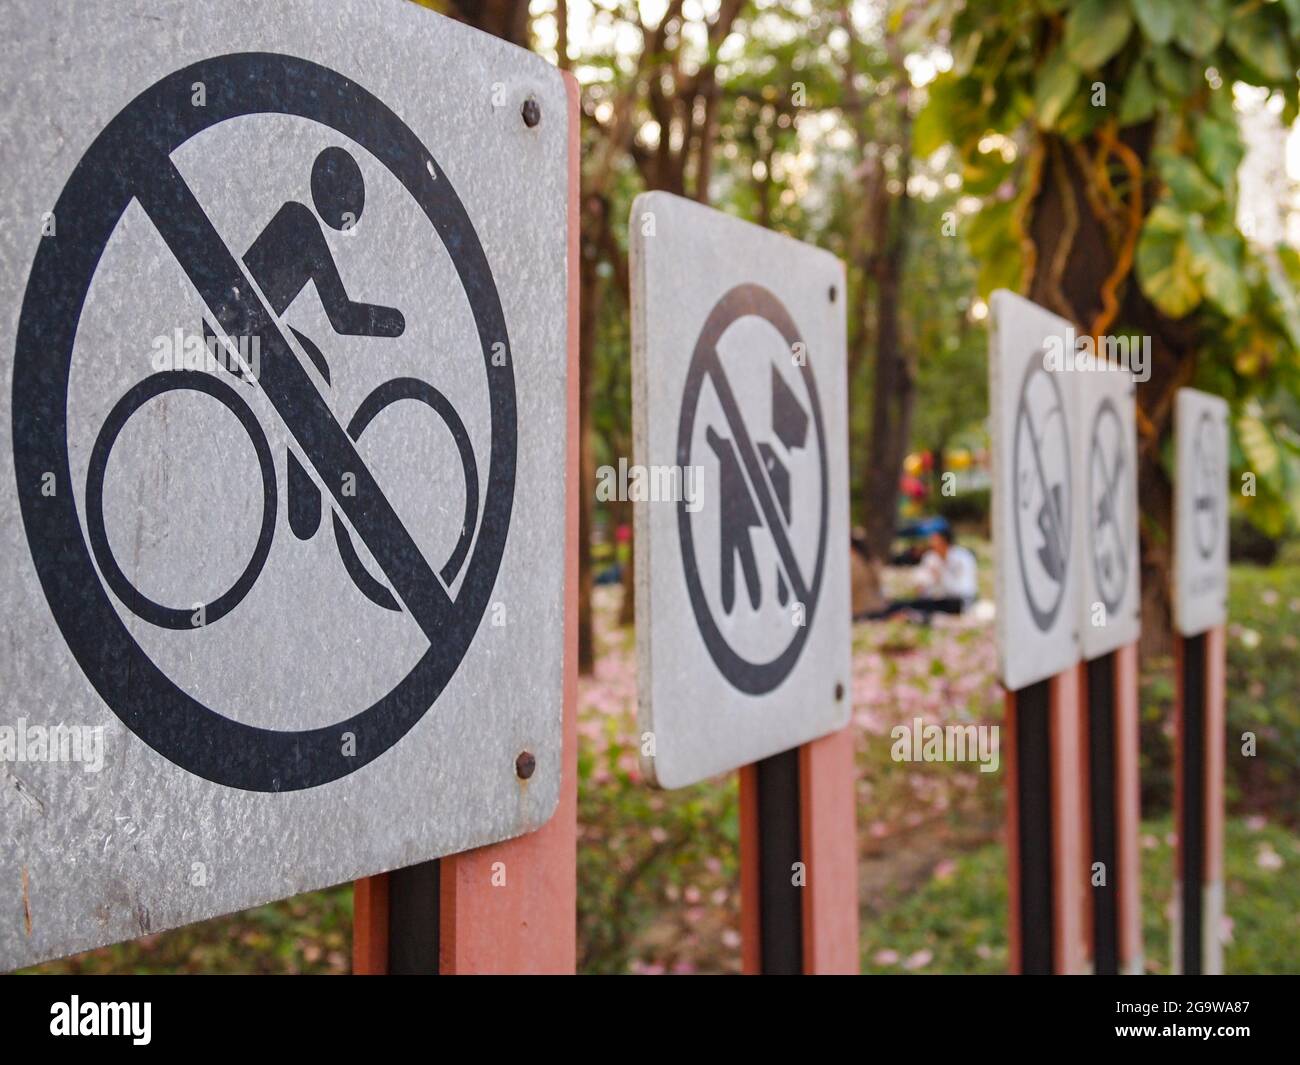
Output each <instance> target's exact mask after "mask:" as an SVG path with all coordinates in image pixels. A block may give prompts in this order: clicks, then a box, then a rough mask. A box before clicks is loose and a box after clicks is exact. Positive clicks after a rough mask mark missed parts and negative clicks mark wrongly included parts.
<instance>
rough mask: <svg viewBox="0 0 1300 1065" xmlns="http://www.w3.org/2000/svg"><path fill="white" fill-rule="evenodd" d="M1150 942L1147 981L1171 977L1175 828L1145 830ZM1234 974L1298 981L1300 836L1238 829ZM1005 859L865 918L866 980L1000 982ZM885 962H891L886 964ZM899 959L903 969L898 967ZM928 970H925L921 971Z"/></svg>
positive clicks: (989, 850)
mask: <svg viewBox="0 0 1300 1065" xmlns="http://www.w3.org/2000/svg"><path fill="white" fill-rule="evenodd" d="M1142 827H1143V839H1144V845H1143V848H1142V852H1141V863H1142V937H1143V948H1144V953H1145V957H1146V967H1147V971H1148V972H1167V971H1168V970H1169V956H1170V954H1169V952H1170V929H1169V919H1168V911H1169V903H1170V896H1171V894H1172V891H1173V867H1174V854H1173V848H1172V847H1171V846H1170V844H1169V837H1170V832H1171V826H1170V822H1169V821H1167V820H1163V819H1162V820H1158V821H1147V822H1144V823H1143V826H1142ZM1224 865H1225V870H1224V872H1225V879H1226V892H1225V894H1226V901H1225V908H1226V911H1227V917H1228V919H1229V922H1230V928H1229V937H1230V938H1229V941H1228V943H1227V945H1226V948H1225V952H1224V968H1225V970H1226V971H1227V972H1228V973H1296V972H1300V875H1297V872H1298V871H1300V836H1298V835H1296V834H1295V833H1293V832H1292V831H1290V830H1289V829H1287V828H1285V827H1283V826H1279V825H1273V824H1267V823H1258V822H1253V821H1252V822H1247V821H1245V820H1239V819H1233V820H1230V821H1229V822H1228V825H1227V840H1226V850H1225V855H1224ZM1006 918H1007V892H1006V852H1005V850H1004V848H1003V847H1002V845H1001V844H992V845H989V846H986V847H982V848H980V849H979V850H976V851H974V852H972V853H970V854H967V855H964V856H963V857H960V858H958V859H957V860H956V863H955V867H952V868H951V871H950V872H948V875H946V876H942V877H932V878H931V879H930V880H929V881H928V882H927V883H926V884H925V885H924V886H922V887H921V888H920V889H918V890H917V891H916V892H914V893H913V894H912V895H911V896H910V897H909V898H908V899H907V900H906V901H904V902H903V903H902V904H900V905H898V906H895V907H893V908H891V909H889V910H888V911H886V912H885V913H883V914H881V915H879V916H877V917H870V916H868V917H864V920H863V928H862V971H863V972H866V973H902V972H907V971H909V968H908V967H907V965H906V963H907V962H908V961H909V959H910V960H911V962H912V966H913V968H912V969H911V970H910V971H916V972H942V973H998V972H1005V971H1006V964H1007V938H1006ZM882 952H885V956H884V957H883V958H882ZM895 956H896V957H897V961H895V960H893V959H894V957H895ZM920 961H924V964H923V965H919V966H918V965H917V963H918V962H920Z"/></svg>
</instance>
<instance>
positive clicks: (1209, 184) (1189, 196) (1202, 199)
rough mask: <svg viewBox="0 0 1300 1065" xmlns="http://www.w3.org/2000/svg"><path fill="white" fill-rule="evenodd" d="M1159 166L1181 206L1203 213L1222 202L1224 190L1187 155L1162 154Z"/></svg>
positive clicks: (1166, 182) (1162, 175)
mask: <svg viewBox="0 0 1300 1065" xmlns="http://www.w3.org/2000/svg"><path fill="white" fill-rule="evenodd" d="M1158 166H1159V169H1160V176H1161V177H1162V178H1163V179H1164V181H1165V184H1166V185H1168V186H1169V191H1170V192H1172V193H1173V194H1174V199H1175V200H1177V201H1178V205H1179V206H1180V207H1184V208H1186V209H1187V210H1188V211H1194V212H1197V213H1201V214H1203V213H1205V212H1206V211H1211V210H1213V209H1214V208H1215V207H1217V206H1218V205H1219V204H1220V203H1221V202H1222V200H1223V191H1222V190H1221V189H1220V188H1219V186H1218V185H1216V184H1215V183H1214V182H1213V181H1211V180H1210V179H1209V178H1207V177H1206V176H1205V174H1204V173H1203V172H1202V171H1201V168H1200V167H1198V166H1197V165H1196V164H1195V163H1194V162H1192V161H1191V160H1190V159H1188V158H1187V157H1186V156H1182V155H1173V154H1168V153H1165V154H1161V155H1160V157H1159V160H1158Z"/></svg>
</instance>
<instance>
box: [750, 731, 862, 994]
mask: <svg viewBox="0 0 1300 1065" xmlns="http://www.w3.org/2000/svg"><path fill="white" fill-rule="evenodd" d="M854 776H855V773H854V758H853V734H852V730H851V729H848V728H845V729H840V730H839V731H838V732H834V733H832V734H831V735H829V736H824V737H822V738H821V739H818V740H813V741H812V742H811V743H806V744H804V745H803V746H801V747H798V748H796V749H794V750H791V751H785V752H783V753H781V754H777V755H773V756H772V757H771V758H765V759H763V760H762V761H760V762H756V763H753V764H752V765H747V766H745V767H743V768H742V769H741V771H740V827H741V831H740V861H741V877H740V879H741V936H742V940H741V954H742V961H743V968H744V971H745V972H746V973H747V974H750V975H758V974H762V975H791V974H799V973H804V974H809V975H812V974H818V975H823V974H854V973H857V972H858V969H859V959H858V855H857V830H856V806H855V796H854V787H853V783H854Z"/></svg>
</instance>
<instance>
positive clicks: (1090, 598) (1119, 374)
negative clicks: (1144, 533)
mask: <svg viewBox="0 0 1300 1065" xmlns="http://www.w3.org/2000/svg"><path fill="white" fill-rule="evenodd" d="M1066 380H1067V381H1068V382H1069V383H1068V385H1067V388H1068V389H1070V390H1071V391H1072V392H1073V395H1074V399H1075V404H1076V407H1075V410H1076V412H1077V417H1076V418H1075V420H1074V429H1075V432H1076V434H1077V436H1076V439H1075V442H1074V460H1075V476H1074V483H1075V484H1076V485H1077V486H1078V491H1079V499H1080V504H1081V505H1080V506H1078V507H1076V508H1075V515H1076V521H1075V539H1076V541H1077V542H1078V544H1079V550H1078V552H1077V553H1076V559H1077V564H1078V566H1079V567H1080V569H1081V570H1082V573H1081V583H1080V586H1079V587H1080V594H1079V639H1080V644H1081V646H1082V651H1083V657H1084V658H1098V657H1100V656H1101V655H1104V654H1107V653H1108V652H1110V651H1113V650H1115V649H1116V648H1118V647H1123V646H1124V645H1125V644H1129V643H1132V642H1133V641H1134V640H1136V639H1137V638H1138V633H1139V631H1140V628H1141V620H1140V619H1141V601H1140V588H1141V581H1140V576H1139V553H1138V496H1137V413H1136V411H1137V396H1136V386H1135V384H1134V381H1133V375H1132V374H1131V373H1129V372H1128V371H1127V370H1120V369H1109V370H1103V369H1100V368H1097V369H1092V370H1076V371H1075V372H1074V373H1071V374H1069V375H1067V376H1066Z"/></svg>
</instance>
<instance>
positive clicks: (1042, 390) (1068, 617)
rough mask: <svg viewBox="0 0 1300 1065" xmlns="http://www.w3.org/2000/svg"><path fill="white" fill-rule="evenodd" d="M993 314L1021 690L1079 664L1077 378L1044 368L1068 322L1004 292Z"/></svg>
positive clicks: (1007, 624)
mask: <svg viewBox="0 0 1300 1065" xmlns="http://www.w3.org/2000/svg"><path fill="white" fill-rule="evenodd" d="M990 312H991V314H990V328H989V404H990V412H989V413H990V419H989V420H990V437H991V442H992V452H993V548H994V567H995V571H994V579H995V582H996V585H997V611H998V613H997V625H996V629H997V640H998V664H999V670H1000V676H1001V678H1002V683H1003V684H1005V685H1006V686H1007V688H1008V689H1010V690H1011V691H1016V690H1018V689H1020V688H1023V687H1026V686H1027V685H1029V684H1033V683H1034V682H1036V681H1040V680H1044V679H1045V678H1047V677H1050V676H1052V675H1053V674H1054V673H1059V672H1061V670H1063V669H1065V668H1067V667H1069V666H1071V665H1073V664H1074V663H1075V662H1077V661H1078V660H1079V613H1078V609H1079V608H1078V596H1079V570H1080V567H1079V565H1078V564H1077V558H1078V553H1079V551H1080V550H1081V547H1080V545H1079V543H1078V536H1077V535H1076V531H1075V517H1074V508H1075V507H1076V506H1077V505H1078V502H1077V501H1078V496H1079V487H1078V485H1077V484H1076V483H1075V482H1076V480H1077V477H1076V475H1075V473H1074V469H1073V459H1072V443H1073V440H1074V436H1075V434H1074V430H1073V429H1072V425H1073V422H1074V419H1075V418H1076V417H1077V411H1076V403H1075V400H1074V397H1073V395H1072V389H1073V382H1072V377H1073V376H1075V375H1072V374H1070V373H1064V372H1059V371H1055V370H1052V369H1048V368H1047V367H1046V366H1045V364H1044V354H1045V353H1046V352H1047V350H1048V340H1049V338H1053V337H1055V338H1056V339H1057V340H1058V341H1059V342H1061V343H1064V342H1065V339H1066V335H1067V334H1066V330H1067V329H1069V323H1068V322H1067V321H1066V320H1065V319H1064V318H1060V317H1058V316H1057V315H1054V314H1052V313H1050V312H1049V311H1047V310H1044V309H1043V308H1042V307H1040V306H1038V305H1037V304H1036V303H1032V302H1030V301H1029V300H1027V299H1024V298H1022V297H1020V296H1017V295H1015V294H1014V293H1011V292H1006V291H1002V290H1000V291H997V292H994V293H993V298H992V300H991V303H990Z"/></svg>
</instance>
